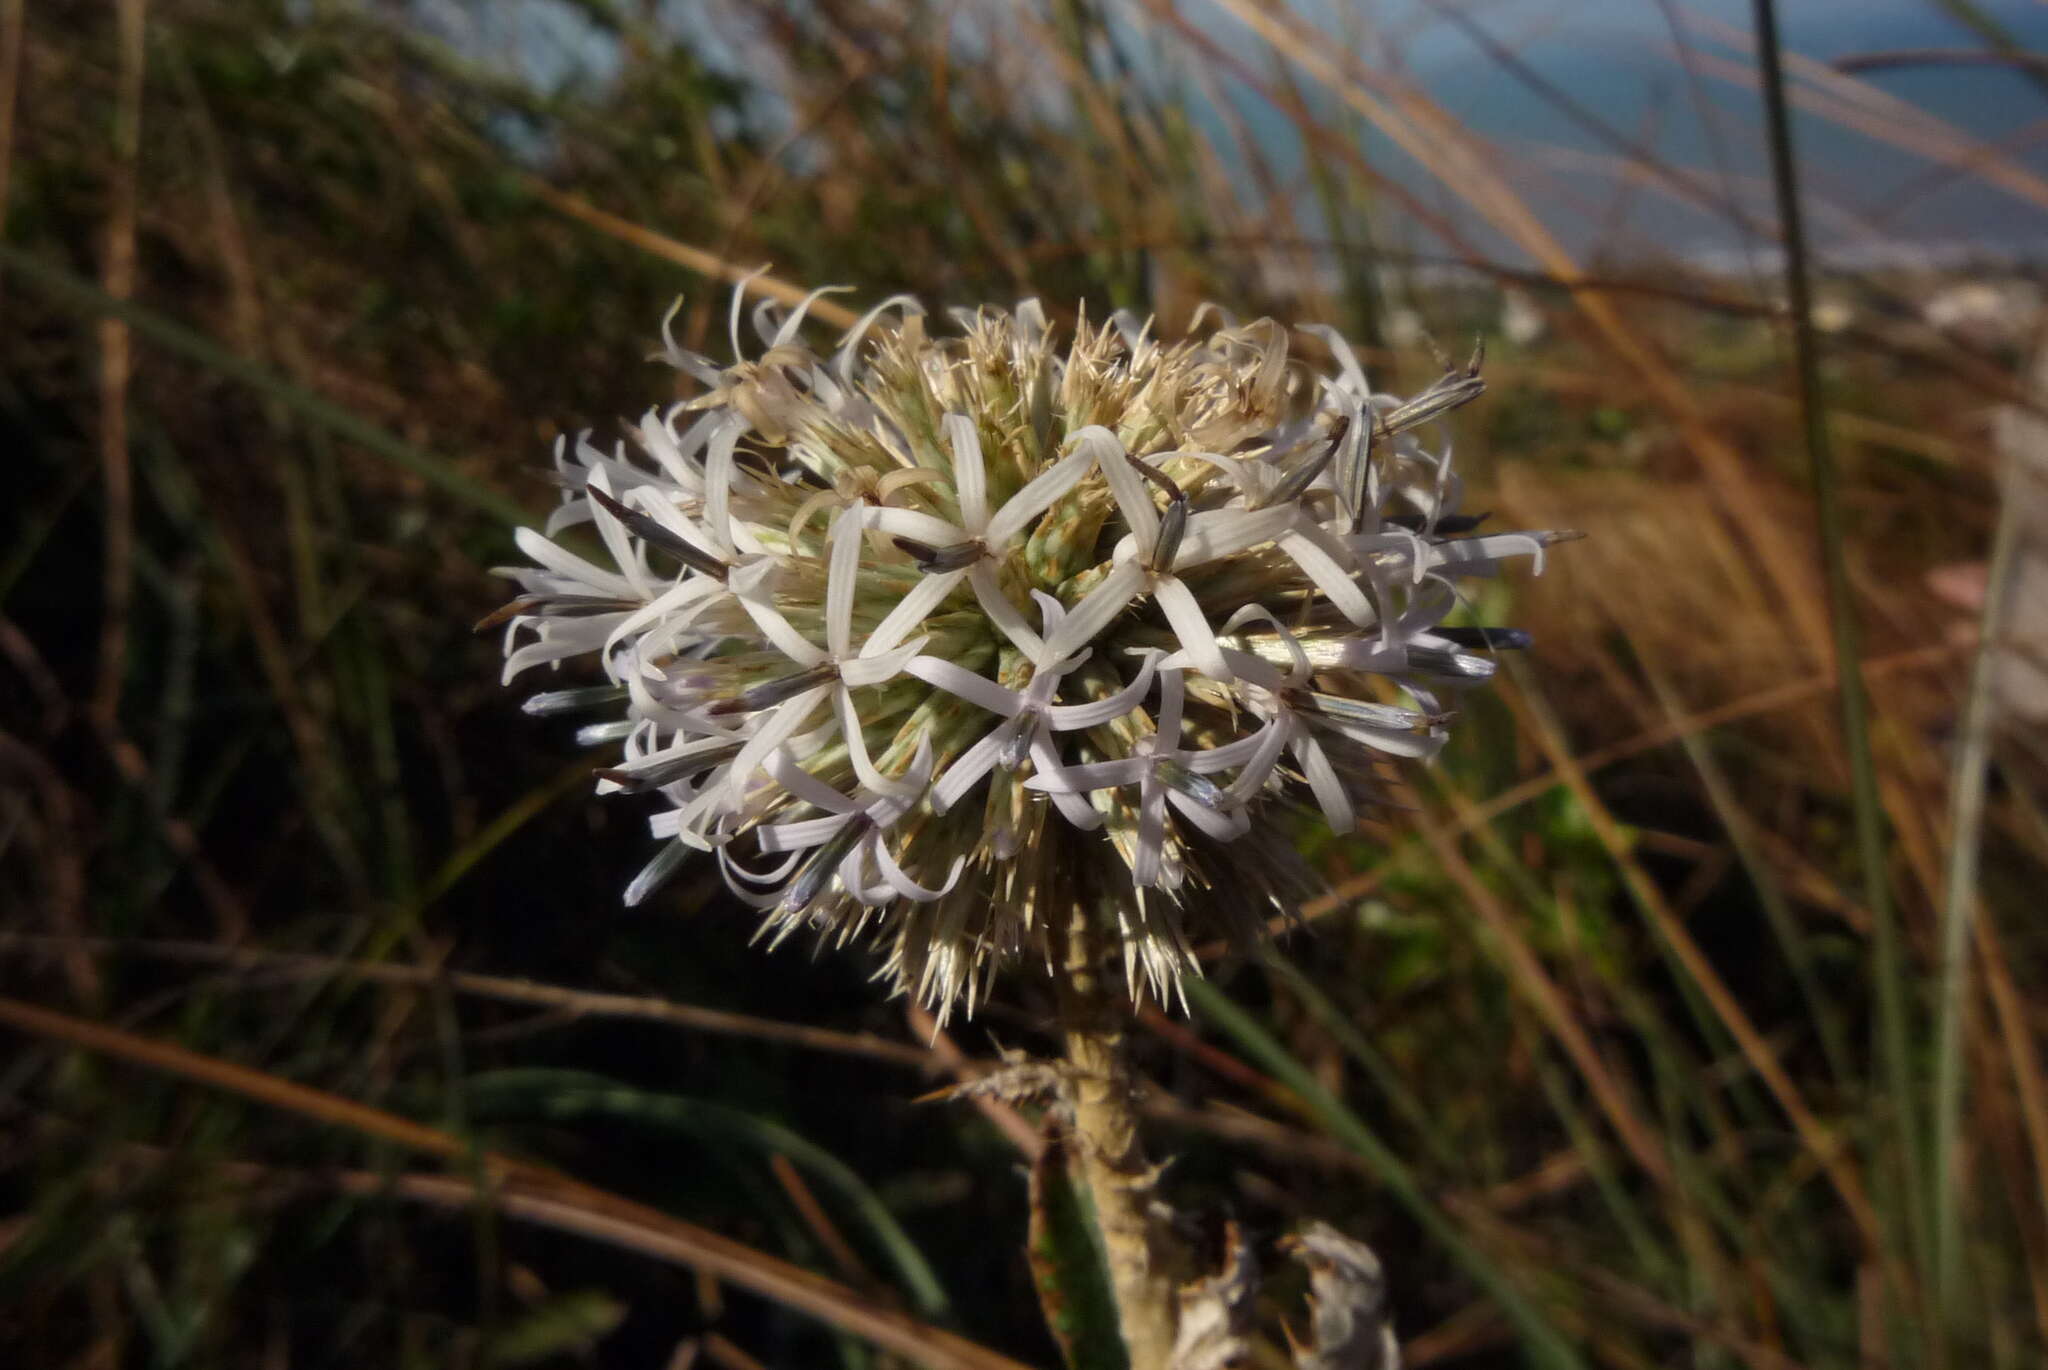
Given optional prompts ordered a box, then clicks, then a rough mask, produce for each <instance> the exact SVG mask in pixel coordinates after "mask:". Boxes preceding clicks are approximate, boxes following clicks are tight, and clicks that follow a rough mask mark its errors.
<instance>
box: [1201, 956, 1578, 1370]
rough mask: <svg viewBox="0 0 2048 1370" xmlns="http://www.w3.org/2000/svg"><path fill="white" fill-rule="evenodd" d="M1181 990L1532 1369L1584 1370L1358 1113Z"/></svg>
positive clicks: (1232, 1017) (1264, 1038) (1205, 989)
mask: <svg viewBox="0 0 2048 1370" xmlns="http://www.w3.org/2000/svg"><path fill="white" fill-rule="evenodd" d="M1186 990H1187V996H1188V1002H1189V1003H1190V1004H1192V1005H1193V1006H1194V1008H1195V1011H1196V1012H1198V1013H1200V1014H1201V1015H1202V1017H1204V1018H1206V1019H1208V1020H1209V1021H1210V1022H1211V1023H1214V1024H1215V1025H1216V1026H1217V1027H1219V1028H1221V1029H1222V1030H1223V1031H1224V1032H1226V1033H1228V1034H1229V1035H1230V1036H1231V1037H1232V1038H1233V1039H1234V1040H1235V1041H1236V1042H1237V1044H1238V1045H1239V1046H1240V1047H1242V1048H1243V1049H1244V1051H1245V1054H1246V1055H1248V1056H1250V1057H1251V1058H1252V1059H1253V1060H1255V1061H1257V1062H1258V1064H1259V1065H1260V1066H1261V1067H1262V1068H1263V1069H1264V1070H1265V1071H1266V1073H1267V1074H1269V1075H1271V1076H1273V1078H1274V1079H1276V1080H1278V1081H1280V1083H1282V1084H1284V1085H1286V1086H1287V1087H1288V1088H1289V1089H1291V1090H1293V1091H1294V1092H1295V1093H1296V1094H1298V1095H1300V1096H1301V1098H1302V1100H1303V1101H1304V1102H1305V1103H1307V1104H1308V1106H1309V1108H1310V1109H1312V1110H1313V1111H1314V1112H1315V1115H1316V1117H1317V1118H1318V1119H1319V1120H1320V1121H1321V1122H1322V1124H1323V1126H1324V1127H1325V1128H1327V1129H1328V1130H1329V1133H1330V1135H1331V1136H1332V1137H1334V1138H1336V1139H1337V1140H1338V1141H1339V1142H1342V1143H1343V1144H1344V1145H1345V1146H1347V1147H1350V1148H1351V1149H1352V1150H1353V1151H1355V1152H1357V1153H1358V1154H1359V1155H1360V1156H1362V1157H1363V1158H1364V1159H1365V1162H1366V1164H1367V1165H1369V1166H1370V1167H1371V1168H1372V1171H1373V1174H1374V1175H1375V1176H1377V1177H1378V1179H1379V1181H1380V1183H1381V1184H1383V1185H1385V1186H1386V1187H1387V1190H1388V1192H1389V1193H1391V1194H1392V1195H1393V1196H1394V1198H1395V1200H1396V1201H1397V1202H1399V1203H1400V1205H1401V1206H1402V1207H1403V1208H1405V1209H1407V1210H1408V1213H1409V1215H1410V1216H1411V1217H1413V1218H1414V1219H1415V1221H1416V1222H1417V1223H1419V1224H1420V1225H1421V1226H1422V1228H1423V1229H1424V1230H1425V1231H1427V1232H1428V1233H1429V1235H1430V1237H1431V1238H1432V1239H1433V1240H1435V1241H1436V1242H1437V1243H1438V1244H1439V1245H1440V1246H1442V1247H1443V1248H1444V1250H1445V1251H1446V1252H1448V1253H1449V1254H1450V1256H1451V1258H1452V1259H1453V1260H1454V1261H1456V1262H1457V1263H1458V1264H1459V1265H1460V1266H1461V1267H1463V1269H1464V1270H1465V1273H1466V1274H1468V1275H1470V1276H1471V1277H1472V1279H1473V1280H1474V1281H1475V1282H1476V1283H1477V1284H1478V1285H1479V1286H1480V1287H1481V1288H1482V1289H1484V1290H1485V1291H1486V1292H1487V1293H1488V1294H1490V1295H1492V1296H1493V1298H1494V1300H1495V1302H1497V1303H1498V1304H1499V1305H1500V1309H1501V1312H1502V1313H1504V1314H1505V1315H1506V1316H1507V1318H1508V1320H1509V1321H1510V1322H1512V1323H1513V1324H1514V1326H1515V1330H1516V1331H1517V1333H1519V1334H1520V1336H1521V1339H1522V1345H1523V1348H1524V1349H1525V1350H1526V1351H1527V1352H1528V1353H1529V1357H1530V1360H1531V1362H1532V1363H1533V1364H1535V1365H1538V1366H1541V1367H1543V1368H1544V1370H1567V1367H1578V1368H1579V1370H1583V1368H1584V1365H1585V1362H1584V1361H1582V1360H1581V1359H1580V1358H1579V1354H1578V1353H1577V1352H1576V1351H1574V1350H1573V1349H1572V1347H1571V1344H1570V1343H1569V1342H1567V1341H1566V1340H1565V1339H1564V1337H1563V1336H1562V1335H1561V1334H1560V1333H1559V1332H1558V1330H1557V1329H1556V1328H1555V1327H1552V1326H1551V1325H1550V1322H1549V1320H1548V1319H1546V1318H1545V1317H1544V1316H1543V1313H1542V1311H1541V1310H1540V1309H1538V1308H1537V1307H1536V1306H1535V1305H1534V1304H1533V1303H1531V1302H1530V1301H1529V1299H1528V1298H1527V1296H1526V1295H1524V1294H1523V1292H1522V1291H1521V1290H1520V1289H1519V1288H1517V1287H1516V1285H1515V1282H1514V1281H1513V1280H1512V1279H1511V1278H1509V1276H1508V1274H1507V1272H1506V1271H1504V1270H1502V1269H1501V1268H1500V1267H1499V1266H1498V1265H1496V1264H1495V1263H1494V1262H1493V1261H1492V1260H1491V1259H1490V1258H1489V1257H1488V1256H1487V1255H1486V1253H1485V1252H1483V1251H1481V1250H1479V1249H1478V1248H1477V1247H1475V1246H1473V1245H1472V1244H1471V1243H1470V1242H1469V1241H1467V1240H1466V1239H1465V1236H1464V1234H1463V1233H1461V1232H1459V1231H1458V1229H1457V1226H1456V1225H1455V1224H1454V1223H1452V1222H1451V1220H1450V1219H1449V1218H1448V1217H1446V1216H1445V1215H1444V1212H1443V1210H1442V1209H1440V1208H1438V1207H1437V1205H1436V1204H1434V1203H1432V1202H1431V1201H1430V1199H1429V1196H1428V1195H1426V1194H1424V1193H1423V1192H1422V1187H1421V1186H1420V1185H1419V1184H1417V1183H1416V1180H1415V1176H1414V1174H1413V1173H1412V1172H1411V1171H1410V1170H1409V1168H1408V1166H1407V1164H1406V1163H1405V1162H1403V1161H1402V1160H1401V1158H1400V1157H1398V1156H1396V1155H1395V1154H1394V1153H1393V1151H1392V1150H1391V1149H1390V1148H1389V1147H1388V1146H1387V1144H1386V1143H1385V1142H1383V1141H1381V1140H1380V1138H1379V1137H1378V1135H1377V1134H1375V1133H1374V1132H1373V1130H1372V1129H1371V1128H1369V1127H1367V1126H1366V1125H1365V1122H1364V1121H1363V1120H1362V1119H1360V1118H1359V1116H1358V1115H1357V1114H1355V1113H1353V1112H1352V1111H1351V1110H1350V1109H1349V1108H1346V1107H1345V1106H1344V1104H1343V1102H1342V1101H1341V1100H1340V1099H1338V1098H1337V1097H1336V1096H1335V1095H1333V1094H1331V1093H1330V1092H1329V1091H1328V1090H1327V1089H1325V1088H1323V1084H1322V1081H1320V1080H1318V1079H1317V1078H1316V1075H1315V1072H1314V1071H1312V1070H1310V1069H1309V1068H1308V1067H1307V1066H1306V1065H1304V1064H1303V1063H1302V1062H1301V1061H1300V1060H1298V1059H1297V1058H1296V1057H1295V1056H1294V1055H1293V1054H1292V1053H1291V1052H1289V1051H1288V1050H1287V1048H1286V1047H1284V1046H1282V1045H1281V1044H1280V1042H1279V1039H1278V1038H1276V1037H1274V1036H1273V1034H1272V1033H1270V1032H1268V1031H1266V1029H1265V1028H1264V1027H1263V1026H1262V1025H1261V1024H1260V1023H1259V1022H1257V1021H1256V1020H1255V1019H1254V1018H1253V1017H1252V1016H1251V1015H1250V1014H1249V1013H1247V1012H1245V1011H1244V1010H1243V1009H1242V1008H1239V1007H1238V1006H1237V1005H1236V1004H1234V1003H1232V1002H1231V1001H1230V998H1229V996H1227V995H1225V994H1224V993H1223V992H1222V991H1221V990H1219V989H1217V988H1216V987H1215V986H1214V985H1212V984H1210V983H1209V982H1208V981H1207V980H1190V981H1188V982H1187V984H1186Z"/></svg>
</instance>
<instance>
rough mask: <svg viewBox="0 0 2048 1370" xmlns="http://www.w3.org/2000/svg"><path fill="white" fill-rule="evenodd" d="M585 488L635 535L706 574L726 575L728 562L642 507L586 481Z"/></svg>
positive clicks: (714, 575) (718, 577)
mask: <svg viewBox="0 0 2048 1370" xmlns="http://www.w3.org/2000/svg"><path fill="white" fill-rule="evenodd" d="M583 491H584V493H585V494H587V495H589V496H590V497H591V498H592V499H594V500H596V501H597V502H598V503H599V504H601V505H603V506H604V509H605V512H606V513H608V514H610V515H611V516H612V517H613V518H615V519H617V520H618V521H619V522H620V523H623V524H625V525H626V527H627V529H628V530H629V531H630V532H631V533H632V534H633V535H634V536H635V537H637V538H639V539H640V540H641V541H642V542H645V543H646V544H647V545H648V546H649V547H659V548H660V549H661V550H662V551H664V552H666V553H668V554H669V555H670V556H672V557H674V558H675V559H676V560H677V561H680V562H681V563H683V565H685V566H687V567H689V568H690V569H691V570H693V571H696V572H699V573H700V574H702V575H707V576H711V577H714V578H715V579H718V580H723V579H725V572H726V566H725V563H724V562H722V561H720V560H719V559H718V558H716V557H714V556H712V555H710V554H709V553H708V552H705V551H703V550H702V549H700V548H697V547H693V546H691V545H690V544H689V543H688V542H687V541H685V540H684V539H683V538H682V537H680V536H678V535H677V534H676V533H674V532H671V531H670V530H669V529H668V528H667V527H665V526H664V525H662V524H660V523H657V522H656V521H655V520H653V519H651V518H649V517H648V516H647V515H645V514H643V513H641V512H640V511H639V510H638V509H628V508H627V507H626V506H625V505H623V504H621V503H619V502H618V501H617V500H615V499H613V498H612V497H611V496H610V495H607V494H606V493H605V492H604V491H602V490H600V489H598V488H597V487H596V486H595V485H586V486H584V487H583Z"/></svg>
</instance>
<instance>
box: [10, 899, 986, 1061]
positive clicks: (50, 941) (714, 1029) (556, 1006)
mask: <svg viewBox="0 0 2048 1370" xmlns="http://www.w3.org/2000/svg"><path fill="white" fill-rule="evenodd" d="M5 947H20V948H25V949H33V950H39V951H50V952H68V951H70V950H72V949H74V948H75V949H77V950H81V951H88V952H92V953H94V954H98V955H103V956H114V955H120V956H147V957H153V958H157V959H161V960H165V961H175V962H182V963H185V964H188V965H212V966H221V967H224V968H227V969H230V970H239V971H254V972H263V973H266V974H273V975H275V974H282V975H288V976H293V977H325V976H335V977H342V978H347V979H353V980H361V981H364V982H367V983H370V984H379V985H404V986H408V987H421V988H425V987H430V986H433V985H446V986H447V987H448V988H449V989H452V990H454V991H455V992H456V993H458V994H468V995H473V996H475V997H477V998H480V999H495V1000H498V1001H500V1002H502V1003H508V1004H525V1005H529V1006H532V1007H535V1008H545V1009H552V1010H555V1011H556V1012H559V1013H561V1014H563V1015H564V1016H565V1017H567V1018H571V1019H574V1018H618V1019H622V1020H626V1021H629V1022H643V1023H662V1024H666V1025H668V1026H670V1027H677V1028H682V1029H685V1030H686V1031H691V1032H710V1033H717V1034H719V1035H722V1036H732V1037H751V1038H755V1039H757V1040H760V1041H764V1042H779V1043H782V1044H784V1045H787V1046H794V1047H802V1048H804V1049H806V1050H810V1051H824V1052H831V1053H835V1054H838V1055H844V1056H861V1057H865V1058H867V1059H869V1060H872V1061H881V1062H884V1063H886V1064H889V1065H897V1066H907V1067H910V1068H911V1069H914V1070H922V1071H926V1072H928V1073H937V1072H938V1071H940V1070H943V1069H946V1068H947V1065H946V1063H945V1062H944V1061H943V1060H942V1059H941V1057H940V1055H939V1052H938V1051H937V1049H936V1048H934V1049H932V1050H929V1051H928V1050H925V1049H924V1048H921V1047H914V1046H910V1045H908V1044H907V1043H902V1042H891V1041H887V1040H885V1039H884V1038H881V1037H876V1036H874V1035H872V1034H870V1033H865V1032H860V1033H855V1032H835V1031H833V1030H831V1029H830V1028H816V1027H806V1026H804V1025H803V1024H801V1023H785V1022H781V1021H779V1020H777V1019H773V1018H757V1017H753V1016H751V1015H749V1014H744V1013H730V1012H727V1011H725V1010H723V1009H711V1008H700V1007H698V1006H696V1005H694V1004H678V1003H675V1002H674V1001H672V1000H668V999H654V998H648V997H646V996H643V995H635V994H611V993H607V992H604V991H600V990H586V989H574V988H571V987H570V986H567V985H549V984H543V983H541V982H539V981H535V980H520V979H514V978H511V977H508V976H503V975H479V974H476V973H474V972H471V971H460V970H456V971H447V970H438V969H435V968H433V967H429V966H403V965H393V964H391V963H388V962H381V961H346V960H341V959H338V958H336V957H331V956H314V955H309V954H306V953H300V952H286V951H268V950H265V949H263V948H260V947H234V946H223V945H221V944H219V943H215V942H167V941H150V940H146V939H132V940H131V939H122V940H115V939H113V938H101V937H87V938H73V937H50V936H43V935H39V934H35V933H23V932H9V931H4V930H0V948H5Z"/></svg>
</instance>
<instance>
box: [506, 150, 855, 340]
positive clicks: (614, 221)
mask: <svg viewBox="0 0 2048 1370" xmlns="http://www.w3.org/2000/svg"><path fill="white" fill-rule="evenodd" d="M521 183H522V184H523V185H524V186H525V187H526V189H527V191H528V192H529V193H531V194H532V195H533V197H534V198H535V199H537V200H539V201H540V202H541V203H542V204H544V205H546V206H547V207H548V208H550V209H552V210H554V211H555V212H556V213H558V214H560V215H562V216H563V217H565V218H570V219H574V220H575V221H576V222H578V223H580V224H585V225H588V226H589V227H591V228H594V229H596V230H597V231H598V232H600V233H604V234H608V235H609V236H611V237H614V238H617V239H618V240H619V241H620V242H622V243H630V244H631V245H632V246H634V247H637V248H639V249H640V250H641V251H643V252H647V253H651V254H652V255H654V256H656V257H660V258H663V259H664V260H667V261H671V262H674V263H676V264H677V265H678V266H686V267H688V268H689V269H690V270H692V271H696V272H700V273H702V274H703V275H706V276H709V277H711V279H713V280H715V281H729V282H731V283H732V284H734V285H741V284H744V285H745V287H746V289H747V291H748V293H750V294H754V295H762V296H766V297H767V298H768V299H771V300H779V301H781V302H782V303H783V304H787V305H795V304H798V303H800V302H801V301H802V300H803V298H804V296H806V295H808V294H809V293H810V292H809V291H808V290H806V289H804V287H802V286H800V285H792V284H791V283H790V282H788V281H785V280H781V279H779V278H778V277H775V276H769V275H766V274H762V273H757V272H755V271H754V270H752V269H751V268H749V267H744V266H740V265H738V264H737V263H734V262H729V261H727V260H726V259H725V258H723V257H721V256H719V255H718V254H717V253H715V252H706V251H705V250H704V249H703V248H701V247H691V246H690V245H689V244H688V243H679V242H677V241H676V240H675V239H674V238H671V237H669V236H668V235H667V234H664V233H657V232H655V231H654V230H653V229H651V228H647V227H645V226H644V225H641V224H636V223H634V222H633V221H632V220H631V219H625V218H621V217H620V216H619V215H617V214H613V213H611V212H610V211H608V210H603V209H599V208H598V207H597V206H596V205H594V204H591V203H590V202H589V201H588V200H585V199H584V198H583V197H581V196H580V195H572V194H570V193H569V192H568V191H566V190H557V189H555V187H553V186H551V185H549V184H548V183H547V182H546V181H543V180H541V179H540V178H539V177H535V176H527V177H523V178H522V180H521ZM811 317H812V318H814V319H818V320H820V321H821V322H824V323H828V324H831V325H833V326H834V327H835V328H850V327H852V326H853V325H854V324H855V323H857V322H859V320H860V314H859V313H858V312H857V311H855V310H852V309H848V308H847V307H846V306H845V305H843V304H837V303H834V302H833V301H831V300H825V299H820V300H814V301H812V302H811Z"/></svg>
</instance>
